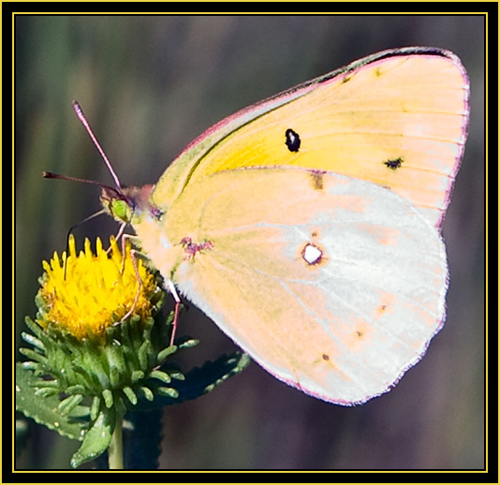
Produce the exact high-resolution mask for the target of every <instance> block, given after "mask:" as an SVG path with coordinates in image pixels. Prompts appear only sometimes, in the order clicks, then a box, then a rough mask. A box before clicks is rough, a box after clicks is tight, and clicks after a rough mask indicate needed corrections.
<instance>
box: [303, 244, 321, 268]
mask: <svg viewBox="0 0 500 485" xmlns="http://www.w3.org/2000/svg"><path fill="white" fill-rule="evenodd" d="M322 254H323V253H322V252H321V251H320V250H319V249H318V248H317V247H316V246H313V245H312V244H308V245H307V246H306V247H305V248H304V252H303V253H302V257H303V258H304V260H305V262H306V263H309V264H316V263H317V262H318V261H319V260H320V259H321V256H322Z"/></svg>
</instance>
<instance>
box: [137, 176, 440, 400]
mask: <svg viewBox="0 0 500 485" xmlns="http://www.w3.org/2000/svg"><path fill="white" fill-rule="evenodd" d="M135 229H136V230H137V233H138V235H139V237H140V238H141V240H142V242H143V246H144V249H145V250H146V252H147V254H148V255H149V256H150V257H151V259H152V261H153V263H154V264H155V266H157V267H158V268H159V269H160V270H161V272H162V274H163V275H164V276H165V277H166V278H167V279H171V280H172V281H173V282H174V283H175V285H176V286H177V288H178V289H179V290H180V291H181V293H182V294H183V295H185V296H186V297H187V298H188V299H189V300H191V301H192V302H193V303H194V304H195V305H196V306H198V307H199V308H200V309H202V310H203V311H204V312H205V313H206V314H207V315H208V316H209V317H210V318H211V319H212V320H213V321H214V322H215V323H216V324H217V325H218V326H219V327H220V328H221V329H222V330H223V331H224V332H226V333H227V334H228V335H229V336H230V337H231V338H232V339H234V341H235V342H236V343H237V344H238V345H240V346H241V347H242V348H243V349H244V350H245V351H247V352H248V353H249V354H250V355H251V356H252V357H253V358H254V359H255V360H256V361H257V362H258V363H260V364H261V365H262V366H263V367H264V368H266V369H267V370H268V371H269V372H271V373H272V374H274V375H275V376H276V377H278V378H279V379H281V380H283V381H286V382H287V383H289V384H291V385H293V386H296V387H298V388H299V389H301V390H303V391H304V392H306V393H309V394H312V395H315V396H317V397H320V398H322V399H324V400H327V401H331V402H335V403H338V404H344V405H346V404H353V403H360V402H364V401H366V400H368V399H370V398H371V397H374V396H376V395H379V394H381V393H383V392H385V391H387V390H388V389H389V388H390V387H391V386H392V385H393V384H394V383H395V382H397V380H398V379H399V378H400V377H401V375H402V374H403V373H404V372H405V371H406V370H407V369H408V368H409V367H410V366H412V365H413V364H415V363H416V362H417V361H418V360H419V359H420V358H421V357H422V355H423V353H424V352H425V350H426V348H427V346H428V343H429V341H430V339H431V338H432V336H433V335H434V334H435V333H436V332H437V331H438V330H439V329H440V327H441V325H442V322H443V319H444V315H445V313H444V298H445V293H446V287H447V266H446V257H445V250H444V246H443V243H442V241H441V238H440V236H439V234H438V231H437V230H436V229H435V228H434V227H433V226H432V225H431V224H430V223H429V222H428V221H427V220H426V219H425V218H424V217H422V216H421V214H420V212H419V211H417V210H416V209H415V208H414V207H413V205H412V204H411V203H409V202H408V201H407V200H405V199H403V198H402V197H400V196H398V195H397V194H395V193H393V192H392V191H390V190H388V189H384V188H382V187H380V186H377V185H375V184H372V183H368V182H365V181H362V180H356V179H352V178H349V177H345V176H341V175H336V174H334V173H319V172H314V171H309V170H305V169H300V168H285V169H274V168H267V169H241V170H231V171H228V172H219V173H217V174H215V175H212V176H208V177H207V178H205V179H203V180H201V181H193V183H191V184H189V186H188V187H187V188H186V190H185V191H184V192H183V193H182V194H181V196H180V197H179V198H178V199H177V201H176V203H175V204H174V205H173V206H172V207H171V208H170V211H169V212H168V213H167V214H166V215H165V219H164V220H163V221H162V223H161V224H159V223H158V222H155V221H153V220H149V221H148V220H143V221H141V222H140V223H137V224H136V225H135ZM187 238H189V239H187ZM186 240H189V241H191V242H192V244H193V245H200V247H203V248H204V249H201V250H199V251H189V249H188V248H187V247H186V243H185V241H186ZM181 241H184V243H183V244H181ZM193 247H194V246H193Z"/></svg>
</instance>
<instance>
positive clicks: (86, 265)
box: [37, 237, 159, 340]
mask: <svg viewBox="0 0 500 485" xmlns="http://www.w3.org/2000/svg"><path fill="white" fill-rule="evenodd" d="M110 242H111V246H110V250H109V251H106V250H104V249H103V247H102V243H101V240H100V239H97V242H96V254H93V252H92V249H91V246H90V241H89V240H88V239H86V240H85V250H84V251H81V252H80V254H78V256H77V254H76V249H75V240H74V238H73V237H71V238H70V240H69V257H68V258H66V253H63V255H62V258H59V255H58V254H57V253H54V256H53V257H52V260H51V261H50V264H49V263H48V262H46V261H44V262H43V267H44V269H45V274H44V276H43V277H42V279H41V284H42V287H41V289H40V292H39V298H40V299H41V302H43V305H42V307H41V308H40V312H39V314H38V317H39V318H38V319H37V323H38V324H39V325H40V326H41V327H42V328H45V329H48V328H51V329H54V330H56V329H57V330H61V331H67V332H68V333H70V334H72V335H73V336H75V337H76V338H77V339H80V340H81V339H83V338H91V339H95V338H100V337H103V336H104V334H105V331H106V328H108V327H110V326H112V325H114V324H116V323H117V322H120V321H121V320H122V319H123V318H124V317H126V316H128V315H127V314H130V313H133V314H135V315H138V316H139V317H140V319H141V320H144V319H145V318H147V317H150V316H151V315H152V313H153V312H154V308H155V306H154V303H153V301H152V300H153V299H152V296H153V295H154V294H155V293H156V292H158V291H159V288H158V283H157V281H156V278H155V276H154V274H153V273H152V272H151V271H149V270H148V269H147V268H146V267H145V266H144V264H143V262H142V261H141V260H136V267H137V273H138V275H139V277H140V281H139V279H138V275H137V274H136V271H135V269H134V264H133V261H132V258H131V254H130V244H127V246H126V252H125V255H124V256H123V255H122V253H121V251H120V249H119V247H118V244H117V242H116V240H115V239H114V238H111V240H110ZM108 252H109V254H108ZM61 259H62V261H61ZM65 266H66V267H65Z"/></svg>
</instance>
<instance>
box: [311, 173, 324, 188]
mask: <svg viewBox="0 0 500 485" xmlns="http://www.w3.org/2000/svg"><path fill="white" fill-rule="evenodd" d="M325 173H326V172H322V171H320V170H310V171H309V176H310V177H311V182H312V186H313V189H314V190H323V189H324V183H323V182H324V180H323V179H324V175H325Z"/></svg>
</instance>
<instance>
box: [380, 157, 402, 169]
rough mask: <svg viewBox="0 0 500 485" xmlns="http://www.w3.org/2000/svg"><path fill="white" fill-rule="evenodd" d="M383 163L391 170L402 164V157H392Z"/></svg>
mask: <svg viewBox="0 0 500 485" xmlns="http://www.w3.org/2000/svg"><path fill="white" fill-rule="evenodd" d="M384 165H385V166H386V167H387V168H390V169H391V170H397V169H398V168H401V165H403V159H402V158H401V157H398V158H393V159H392V160H386V161H385V162H384Z"/></svg>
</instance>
